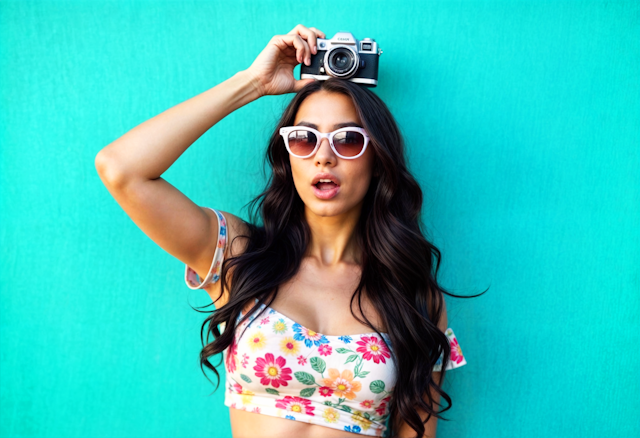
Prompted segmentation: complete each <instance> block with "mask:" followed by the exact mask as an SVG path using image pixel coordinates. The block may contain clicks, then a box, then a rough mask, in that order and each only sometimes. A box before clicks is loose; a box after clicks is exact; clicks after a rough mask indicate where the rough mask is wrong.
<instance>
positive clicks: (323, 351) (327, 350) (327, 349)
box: [318, 344, 331, 356]
mask: <svg viewBox="0 0 640 438" xmlns="http://www.w3.org/2000/svg"><path fill="white" fill-rule="evenodd" d="M318 352H319V353H320V356H329V355H330V354H331V346H329V345H326V344H322V345H321V346H319V347H318Z"/></svg>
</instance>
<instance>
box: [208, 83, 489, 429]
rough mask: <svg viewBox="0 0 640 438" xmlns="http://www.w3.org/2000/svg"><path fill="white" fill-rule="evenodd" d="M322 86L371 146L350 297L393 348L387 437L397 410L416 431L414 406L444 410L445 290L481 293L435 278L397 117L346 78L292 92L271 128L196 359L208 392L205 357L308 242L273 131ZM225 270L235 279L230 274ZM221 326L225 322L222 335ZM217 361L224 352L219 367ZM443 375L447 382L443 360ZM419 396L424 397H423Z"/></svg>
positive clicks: (224, 343)
mask: <svg viewBox="0 0 640 438" xmlns="http://www.w3.org/2000/svg"><path fill="white" fill-rule="evenodd" d="M320 90H324V91H327V92H331V93H340V94H343V95H346V96H348V97H350V98H351V99H352V101H353V104H354V106H355V108H356V110H357V113H358V116H359V117H360V120H361V122H362V124H363V127H364V128H365V130H366V131H367V133H368V134H369V137H370V143H369V147H371V148H373V151H374V152H375V164H374V176H373V177H372V180H371V183H370V187H369V190H368V192H367V194H366V195H365V199H364V202H363V206H362V212H361V215H360V219H359V221H358V224H357V226H356V230H355V232H356V241H357V243H358V245H359V248H360V249H361V251H362V275H361V278H360V282H359V284H358V286H357V288H356V289H355V291H354V293H353V295H352V297H351V304H352V305H353V301H354V300H357V302H358V306H359V309H360V311H361V312H362V306H361V296H362V294H363V293H366V296H367V298H368V299H369V300H370V302H371V303H372V305H373V306H374V308H375V309H376V311H377V312H378V314H379V315H380V316H381V319H382V320H383V321H384V324H385V326H386V329H387V333H388V335H389V338H390V341H391V344H392V346H393V349H391V348H390V352H391V354H392V360H393V361H394V364H395V365H396V369H397V381H396V384H395V388H394V390H393V393H392V396H391V399H390V400H389V409H390V411H389V417H388V421H387V425H388V430H387V436H391V437H393V436H395V435H396V434H397V433H398V431H397V430H396V429H397V422H396V418H402V419H403V420H404V421H405V422H407V423H408V424H409V425H410V426H411V427H412V428H413V429H414V430H415V431H416V432H417V434H418V436H419V437H422V436H423V435H424V424H423V421H422V420H421V418H420V416H419V414H418V411H417V409H416V408H420V409H421V410H423V411H425V412H426V413H428V417H427V419H426V420H425V423H426V421H428V419H429V418H431V416H436V417H438V418H442V419H443V420H446V419H445V418H443V417H442V416H441V414H442V413H443V412H445V411H446V410H448V409H450V408H451V398H450V397H449V395H448V394H447V393H445V392H444V391H443V390H442V388H441V387H440V385H439V384H438V382H436V381H435V380H434V378H433V376H432V369H433V367H434V365H435V363H436V362H437V360H438V358H439V357H440V355H442V356H443V357H442V360H443V364H446V363H447V362H448V361H449V356H450V346H449V342H448V340H447V337H446V336H445V334H444V333H443V332H442V331H440V329H439V328H438V321H439V320H440V317H441V315H442V312H443V306H444V296H443V294H447V295H450V296H454V297H460V298H471V297H473V296H478V295H472V296H468V297H464V296H459V295H455V294H452V293H450V292H447V291H445V290H444V289H443V288H442V287H441V286H440V285H439V284H438V281H437V274H438V269H439V266H440V259H441V255H440V251H439V250H438V249H437V248H436V247H435V246H434V245H432V244H431V243H430V242H429V241H428V240H427V239H426V238H425V237H424V233H423V230H422V228H421V227H422V224H421V219H420V214H421V209H422V190H421V189H420V186H419V185H418V183H417V182H416V180H415V179H414V178H413V176H412V175H411V173H410V172H409V170H408V169H407V165H406V161H405V153H404V141H403V139H402V135H401V133H400V130H399V129H398V126H397V123H396V121H395V119H394V117H393V116H392V114H391V112H390V111H389V109H388V108H387V106H386V105H385V104H384V102H383V101H382V100H381V99H380V98H379V97H378V96H376V95H375V94H374V93H373V92H372V91H370V90H368V89H366V88H363V87H361V86H359V85H357V84H354V83H352V82H349V81H345V80H339V79H329V80H326V81H315V82H312V83H310V84H308V85H306V86H305V87H304V88H303V89H302V90H300V91H299V92H298V93H297V94H296V95H295V96H294V97H293V99H292V100H291V102H290V103H289V105H288V106H287V108H286V109H285V111H284V114H283V115H282V117H281V118H280V121H279V122H278V124H277V126H276V128H275V129H274V130H273V134H272V136H271V139H270V141H269V146H268V149H267V160H268V163H269V165H270V168H271V170H272V172H271V175H270V176H269V180H268V182H267V187H266V189H265V190H264V191H263V192H262V193H261V194H260V195H258V196H257V197H256V198H255V199H254V200H253V201H251V202H250V203H249V204H248V205H249V206H250V208H249V216H250V222H248V223H247V227H248V229H249V233H248V235H245V236H238V237H236V238H244V239H247V242H246V243H247V246H246V250H245V252H244V253H242V254H241V255H239V256H236V257H229V258H227V259H226V260H225V261H224V262H223V265H222V271H221V281H222V288H223V290H228V291H229V301H228V303H227V304H225V305H224V306H222V307H220V308H219V309H216V310H212V311H210V313H211V314H210V315H209V316H208V317H207V318H206V320H205V321H204V323H203V324H202V330H201V340H202V345H203V348H202V351H201V352H200V366H201V369H202V371H203V373H205V376H206V372H205V369H204V367H207V368H208V369H210V370H211V371H213V372H214V373H215V374H216V377H217V379H218V383H217V385H216V388H215V390H214V392H215V391H216V390H217V389H218V387H219V384H220V375H219V373H218V371H217V370H216V367H215V366H214V365H212V364H211V362H209V358H210V357H211V356H215V355H216V354H218V353H222V352H223V351H224V350H225V349H226V348H227V347H229V346H230V345H231V343H232V341H233V340H234V337H235V331H236V325H235V323H236V320H237V318H238V317H239V316H240V315H241V312H242V309H243V308H244V306H245V305H247V304H248V303H249V302H251V301H254V299H256V298H257V299H258V301H259V302H258V304H265V305H266V306H270V305H271V303H272V302H273V300H274V299H275V297H276V295H277V292H278V286H279V285H281V284H282V283H284V282H286V281H287V280H289V279H291V278H292V277H293V276H294V275H295V274H296V273H297V272H298V269H299V267H300V264H301V261H302V258H303V254H304V253H305V250H306V248H307V245H308V244H309V240H310V230H309V226H308V224H307V223H306V220H305V216H304V203H303V202H302V199H301V198H300V196H299V195H298V192H297V190H296V188H295V185H294V183H293V177H292V174H291V167H290V163H289V155H288V152H287V150H286V148H285V145H284V141H283V139H282V137H281V136H280V134H279V130H280V128H281V127H283V126H292V125H293V124H294V119H295V116H296V113H297V111H298V108H299V107H300V105H301V103H302V102H303V101H304V99H306V98H307V97H308V96H309V95H311V94H312V93H315V92H318V91H320ZM257 213H259V217H260V219H261V222H262V225H261V226H258V225H254V224H258V223H259V222H258V221H257V219H258V214H257ZM228 244H229V243H228ZM231 276H232V280H233V281H229V278H228V277H231ZM480 295H481V294H480ZM209 305H211V304H209ZM205 307H206V306H205ZM265 310H266V308H265ZM256 311H257V306H255V307H254V308H253V309H252V310H251V311H249V312H248V313H247V314H246V315H244V316H243V317H242V319H241V320H240V321H238V325H239V324H241V323H242V322H244V321H245V320H246V319H248V318H249V317H250V316H251V315H253V313H255V312H256ZM352 314H353V309H352ZM362 315H364V313H362ZM353 316H354V318H356V319H357V320H358V321H360V322H361V323H362V324H364V325H367V326H369V327H371V328H372V330H374V331H375V332H376V333H378V335H380V333H379V332H378V329H377V328H376V327H374V326H373V325H372V324H371V323H370V322H369V320H367V319H366V316H365V321H362V320H361V319H360V318H358V317H357V316H356V315H355V314H353ZM256 317H259V315H257V316H256ZM219 324H224V325H225V329H224V330H223V332H222V333H221V332H220V330H219V329H218V325H219ZM205 332H206V340H205ZM210 335H213V338H214V340H213V341H212V342H209V337H210ZM380 337H381V338H382V336H380ZM383 339H384V338H383ZM221 356H222V355H221ZM221 362H222V357H220V362H219V363H218V365H220V363H221ZM441 373H442V376H441V377H442V381H444V374H445V367H444V366H443V367H442V371H441ZM431 389H434V390H435V391H436V392H437V393H438V394H440V396H441V397H442V398H443V399H444V400H446V402H447V404H448V406H446V407H444V408H443V409H442V410H440V411H436V410H435V409H434V408H433V407H432V406H435V405H436V404H437V405H438V406H440V407H443V404H442V403H436V402H435V400H434V398H433V397H432V392H431ZM425 395H426V399H425V398H423V397H424V396H425Z"/></svg>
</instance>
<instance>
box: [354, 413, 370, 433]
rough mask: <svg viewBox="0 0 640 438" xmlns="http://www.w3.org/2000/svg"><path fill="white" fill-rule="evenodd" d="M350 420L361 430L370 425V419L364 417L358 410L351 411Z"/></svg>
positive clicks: (366, 428)
mask: <svg viewBox="0 0 640 438" xmlns="http://www.w3.org/2000/svg"><path fill="white" fill-rule="evenodd" d="M351 421H353V422H354V423H356V424H357V425H358V426H360V427H361V428H362V430H369V428H370V427H371V420H370V419H369V418H367V417H365V416H364V415H363V414H362V412H360V411H353V415H351Z"/></svg>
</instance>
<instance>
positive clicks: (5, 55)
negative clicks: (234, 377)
mask: <svg viewBox="0 0 640 438" xmlns="http://www.w3.org/2000/svg"><path fill="white" fill-rule="evenodd" d="M299 22H300V23H303V24H305V25H307V26H316V27H318V28H320V29H322V30H323V31H325V32H326V33H327V34H328V35H333V33H335V32H336V31H340V30H349V31H352V32H353V33H354V34H355V35H356V36H357V37H360V38H363V37H373V38H375V39H376V40H377V41H378V42H379V44H380V46H381V47H382V49H383V50H384V54H383V55H382V57H381V67H380V86H379V87H378V88H377V89H376V90H375V91H376V93H377V94H378V95H379V96H381V97H382V98H383V99H384V100H385V101H386V102H387V103H388V105H389V106H390V108H391V110H392V111H393V113H394V114H395V116H396V117H397V119H398V121H399V123H400V125H401V127H402V130H403V132H404V134H405V135H406V139H407V143H408V155H409V160H410V163H411V168H412V170H413V171H414V172H415V174H416V176H417V178H418V180H419V181H420V183H421V184H422V186H423V188H424V190H425V195H426V201H425V205H424V213H425V221H426V224H427V226H428V228H429V229H430V230H431V234H432V238H433V240H434V241H435V242H436V244H437V245H439V247H440V248H441V250H442V251H443V254H444V262H443V268H442V274H443V275H442V280H443V282H444V284H445V285H446V286H448V287H449V288H451V289H452V290H453V291H454V292H456V293H459V294H474V293H477V292H479V291H481V290H483V289H485V288H486V287H488V286H490V289H489V292H487V293H486V294H485V295H483V296H482V297H480V298H475V299H469V300H460V299H448V306H449V321H450V326H451V327H453V328H454V329H455V332H456V335H457V336H458V338H459V340H460V343H461V346H462V348H463V351H464V353H465V356H466V357H467V360H468V362H469V363H468V365H467V366H465V367H463V368H460V369H457V370H453V371H451V372H450V373H449V374H448V375H449V381H448V385H447V388H446V389H447V390H448V391H449V392H450V394H451V396H452V397H453V400H454V404H453V408H452V409H451V410H450V411H448V413H447V415H448V418H450V419H451V421H450V422H448V423H445V422H441V423H440V426H439V436H440V437H446V438H453V437H474V438H483V437H487V438H489V437H490V438H496V437H509V438H511V437H515V436H517V437H521V438H528V437H536V438H537V437H562V438H573V437H576V438H577V437H580V438H583V437H599V438H600V437H638V436H639V435H640V423H639V422H638V412H640V395H639V394H640V372H638V369H640V348H639V346H640V339H639V337H640V327H639V325H640V322H639V318H640V298H639V295H640V294H639V292H640V275H639V274H640V269H639V267H640V6H639V3H638V2H632V1H630V2H612V1H606V2H604V1H603V2H577V1H574V2H527V1H465V2H425V1H420V0H407V1H402V2H399V1H398V2H392V1H385V2H377V1H375V2H370V1H366V2H365V1H354V2H341V3H332V2H300V1H286V2H273V1H260V2H249V1H239V2H238V1H234V2H196V1H184V2H130V1H109V2H100V1H91V2H54V1H46V2H31V1H20V2H16V1H4V0H3V1H0V50H1V53H0V54H1V56H0V59H1V62H2V67H1V71H0V91H1V93H2V107H1V109H0V115H1V121H2V123H1V127H0V128H1V131H0V142H1V146H0V147H1V149H0V154H1V155H0V158H1V159H0V202H1V204H0V208H1V210H0V211H1V226H2V228H1V235H0V239H1V241H0V243H1V245H0V246H1V249H0V254H1V264H0V274H1V276H0V278H1V280H0V281H1V283H0V285H1V293H2V296H1V299H2V301H1V314H0V330H1V337H0V341H1V343H0V346H1V355H0V367H1V369H0V371H1V372H0V384H1V387H0V389H1V391H0V410H1V411H0V436H2V437H3V438H4V437H12V438H13V437H62V438H67V437H81V438H93V437H113V438H120V437H132V438H134V437H135V438H139V437H150V438H151V437H153V438H158V437H226V436H229V435H230V428H229V414H228V410H227V408H226V407H224V405H223V389H224V388H223V387H221V389H220V390H218V392H216V393H215V394H214V395H213V396H211V397H209V396H208V394H209V393H210V391H212V389H213V388H212V387H211V386H210V384H209V383H208V382H207V380H206V379H205V378H204V376H203V375H202V374H201V372H200V369H199V366H198V359H197V357H198V353H199V350H200V338H199V329H200V324H201V322H202V320H203V319H204V315H202V314H199V313H197V312H195V311H194V310H192V309H191V308H190V306H189V305H190V304H191V305H194V306H195V305H203V304H206V303H208V302H209V301H210V300H209V298H208V296H207V295H206V294H205V293H204V292H202V291H190V290H189V289H188V288H187V287H186V286H185V285H184V283H183V279H182V276H183V270H184V266H183V265H182V264H181V263H180V262H179V261H178V260H176V259H174V258H172V257H171V256H170V255H168V254H166V253H164V252H163V251H162V250H161V249H160V248H159V247H157V246H156V245H155V244H154V243H153V242H152V241H151V240H150V239H148V238H147V237H146V236H145V235H144V234H143V233H142V232H141V231H140V230H139V229H138V228H137V227H136V226H135V225H134V223H133V222H132V221H131V220H130V219H129V218H128V217H127V216H126V215H125V213H124V212H123V211H122V210H121V209H120V207H119V206H118V205H117V204H116V202H115V201H114V200H113V199H112V198H111V196H110V195H109V193H108V192H107V190H106V189H105V188H104V186H103V185H102V183H101V181H100V179H99V178H98V175H97V174H96V171H95V168H94V158H95V156H96V154H97V153H98V151H99V150H100V149H101V148H103V147H104V146H106V145H107V144H109V143H110V142H112V141H114V140H115V139H117V138H118V137H120V136H121V135H123V134H124V133H126V132H127V131H128V130H130V129H132V128H133V127H135V126H136V125H138V124H140V123H142V122H143V121H145V120H147V119H149V118H151V117H152V116H154V115H156V114H158V113H160V112H162V111H164V110H165V109H167V108H169V107H171V106H174V105H176V104H178V103H180V102H182V101H184V100H186V99H188V98H190V97H192V96H194V95H196V94H199V93H201V92H203V91H205V90H207V89H209V88H211V87H213V86H214V85H216V84H218V83H220V82H221V81H223V80H224V79H226V78H228V77H229V76H231V75H233V74H234V73H235V72H237V71H238V70H241V69H244V68H246V67H248V66H249V65H250V63H251V62H252V61H253V59H254V58H255V56H256V55H257V54H258V53H259V52H260V50H261V49H262V48H263V47H264V46H265V45H266V43H267V41H268V40H269V39H270V38H271V36H273V35H274V34H277V33H286V32H288V31H289V30H291V28H293V27H294V26H295V25H296V24H298V23H299ZM289 98H290V96H284V97H268V98H264V99H262V100H260V101H257V102H254V103H252V104H250V105H249V106H247V107H244V108H242V109H241V110H239V111H237V112H236V113H234V114H232V115H230V116H229V117H228V118H227V119H225V120H223V121H222V122H221V123H220V124H219V125H217V126H215V127H214V128H213V129H211V130H210V131H209V132H207V133H206V134H205V135H204V136H203V137H201V138H200V139H199V140H198V141H197V142H196V143H195V144H194V146H193V147H192V148H190V149H189V150H188V151H187V152H186V153H185V154H184V155H183V156H182V157H181V158H180V159H179V160H178V161H177V162H176V163H175V165H174V166H173V167H172V168H171V169H169V170H168V171H167V172H166V173H165V174H164V177H165V178H166V179H167V180H168V181H169V182H171V183H172V184H174V185H175V186H176V187H178V188H179V189H180V190H181V191H183V192H184V193H185V194H187V195H188V196H189V197H190V198H191V199H193V200H194V201H195V202H197V203H198V204H200V205H207V206H213V207H216V208H220V209H222V210H227V211H231V212H234V213H236V214H238V215H241V216H243V217H246V211H245V210H242V207H243V205H244V204H245V203H247V202H248V201H249V200H251V198H252V197H253V196H255V195H256V194H257V193H259V190H260V189H261V187H262V184H263V182H262V177H261V174H260V168H261V163H262V162H263V158H262V157H263V151H264V148H265V145H266V140H267V138H268V136H269V134H270V129H272V127H273V126H274V123H275V121H276V119H277V117H278V116H279V114H280V112H281V111H282V108H283V106H284V105H285V103H286V102H287V100H288V99H289ZM237 133H241V135H240V136H239V137H238V135H237ZM214 158H215V160H214ZM211 163H215V165H213V164H211Z"/></svg>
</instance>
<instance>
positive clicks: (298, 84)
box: [293, 78, 317, 93]
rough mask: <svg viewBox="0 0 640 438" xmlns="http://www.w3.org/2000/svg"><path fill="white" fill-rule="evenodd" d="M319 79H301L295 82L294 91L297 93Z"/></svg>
mask: <svg viewBox="0 0 640 438" xmlns="http://www.w3.org/2000/svg"><path fill="white" fill-rule="evenodd" d="M316 80H317V79H313V78H311V79H299V80H297V81H296V82H295V84H293V91H294V92H295V93H297V92H298V91H300V90H302V89H303V88H304V87H305V86H307V85H309V84H310V83H312V82H315V81H316Z"/></svg>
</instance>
